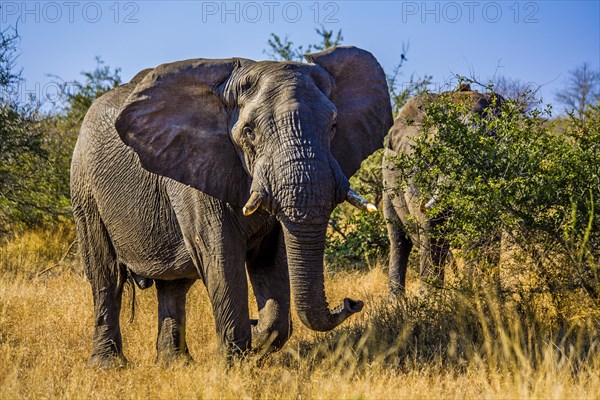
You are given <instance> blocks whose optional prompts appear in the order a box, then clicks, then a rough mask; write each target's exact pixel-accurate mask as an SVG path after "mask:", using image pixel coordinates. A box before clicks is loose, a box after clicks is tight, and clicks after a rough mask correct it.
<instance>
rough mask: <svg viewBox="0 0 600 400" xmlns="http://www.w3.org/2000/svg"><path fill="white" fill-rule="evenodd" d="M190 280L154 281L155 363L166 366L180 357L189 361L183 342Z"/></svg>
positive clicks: (185, 345) (191, 282) (191, 281)
mask: <svg viewBox="0 0 600 400" xmlns="http://www.w3.org/2000/svg"><path fill="white" fill-rule="evenodd" d="M193 283H194V281H193V280H191V279H178V280H174V281H163V280H156V293H157V296H158V338H157V340H156V352H157V361H158V362H160V363H165V364H168V363H170V362H171V361H173V360H175V359H177V358H178V357H180V356H183V357H185V358H187V359H188V360H191V357H190V355H189V351H188V348H187V344H186V341H185V299H186V295H187V292H188V290H189V289H190V287H191V286H192V284H193Z"/></svg>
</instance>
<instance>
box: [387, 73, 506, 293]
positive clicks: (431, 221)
mask: <svg viewBox="0 0 600 400" xmlns="http://www.w3.org/2000/svg"><path fill="white" fill-rule="evenodd" d="M444 95H449V97H450V98H451V100H452V101H455V102H459V101H460V102H462V101H466V103H467V105H468V106H470V112H471V113H473V114H474V113H477V114H479V115H481V114H482V113H483V112H484V111H485V110H488V109H490V108H494V107H493V106H496V105H497V104H499V103H498V101H499V100H501V99H500V98H498V100H494V96H497V95H495V94H491V93H486V94H482V93H478V92H476V91H472V90H471V88H470V85H460V86H459V87H458V89H457V90H456V91H454V92H446V93H444ZM439 96H440V95H437V94H422V95H418V96H415V97H412V98H411V99H409V100H408V102H407V103H406V104H405V105H404V106H403V107H402V109H401V110H400V112H399V113H398V115H397V117H396V119H395V121H394V126H392V128H391V129H390V131H389V133H388V136H387V137H386V146H385V150H384V157H383V162H382V169H383V187H384V190H383V214H384V216H385V219H386V225H387V231H388V236H389V239H390V258H389V291H390V294H391V295H393V296H396V295H400V296H402V295H404V291H405V283H406V269H407V265H408V258H409V255H410V251H411V250H412V247H413V245H417V246H418V247H419V249H420V260H419V264H420V276H421V279H423V280H427V281H429V282H432V283H438V284H440V283H442V282H443V280H444V264H445V262H446V261H447V259H448V256H449V251H450V246H449V243H448V240H447V239H446V238H445V237H444V236H443V235H442V236H441V237H440V235H431V232H432V230H433V228H435V227H436V226H438V227H439V226H440V225H439V224H443V223H444V221H445V218H447V216H448V215H449V214H448V211H446V212H443V213H441V214H439V215H431V213H430V212H428V210H429V209H431V208H432V207H433V205H434V204H435V201H436V199H435V197H433V198H423V196H422V195H421V194H420V193H419V190H418V189H417V188H416V187H415V185H414V184H412V183H410V182H409V184H408V186H407V187H405V188H404V189H402V190H400V191H398V190H397V188H398V181H399V172H398V171H397V169H396V168H395V166H394V158H396V157H397V156H398V154H412V153H413V148H412V145H413V143H414V139H415V138H417V137H418V136H420V135H421V130H422V122H423V119H424V117H425V112H426V104H427V103H428V102H431V101H435V100H436V99H439ZM430 134H435V133H434V132H430Z"/></svg>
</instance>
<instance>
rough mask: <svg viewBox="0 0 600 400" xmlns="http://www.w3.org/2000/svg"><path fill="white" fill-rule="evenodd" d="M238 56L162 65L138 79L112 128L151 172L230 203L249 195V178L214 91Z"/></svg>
mask: <svg viewBox="0 0 600 400" xmlns="http://www.w3.org/2000/svg"><path fill="white" fill-rule="evenodd" d="M249 62H252V61H250V60H242V59H226V60H206V59H194V60H186V61H179V62H175V63H170V64H164V65H161V66H159V67H157V68H155V69H153V70H152V71H150V72H149V73H148V74H146V76H145V77H144V78H143V79H142V80H141V81H139V83H138V84H137V86H136V87H135V89H134V91H133V92H132V93H131V95H130V96H129V97H128V98H127V100H126V101H125V105H124V107H123V108H122V110H121V112H120V114H119V116H118V117H117V119H116V122H115V127H116V129H117V131H118V133H119V136H120V137H121V139H122V140H123V142H125V144H127V145H128V146H130V147H131V148H133V150H134V151H135V152H136V153H137V155H138V156H139V159H140V161H141V164H142V166H143V167H144V168H145V169H146V170H148V171H150V172H153V173H156V174H159V175H163V176H166V177H169V178H172V179H174V180H176V181H179V182H181V183H184V184H186V185H189V186H192V187H194V188H196V189H198V190H200V191H202V192H204V193H206V194H208V195H210V196H213V197H215V198H217V199H219V200H222V201H225V202H227V203H230V204H233V205H240V206H241V205H243V204H244V203H245V200H246V199H247V197H248V193H249V188H250V177H249V176H248V174H247V173H246V172H245V170H244V168H243V166H242V163H241V161H240V159H239V157H238V155H237V153H236V150H235V148H234V146H233V143H232V142H231V139H230V137H229V131H228V120H227V113H226V109H225V105H224V104H223V102H222V101H221V97H220V96H219V95H218V94H217V93H216V89H217V87H218V86H219V85H220V84H222V83H223V82H225V81H226V80H227V79H228V78H229V77H230V75H231V73H232V72H233V70H234V69H235V68H237V67H238V66H240V65H242V64H245V63H249Z"/></svg>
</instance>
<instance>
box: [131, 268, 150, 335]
mask: <svg viewBox="0 0 600 400" xmlns="http://www.w3.org/2000/svg"><path fill="white" fill-rule="evenodd" d="M127 283H128V284H129V286H130V287H131V316H130V317H129V323H132V322H133V321H134V320H135V287H136V286H137V287H139V288H140V289H142V290H144V289H148V288H149V287H151V286H152V284H154V280H152V279H150V278H144V277H143V276H139V275H136V274H134V273H133V272H131V270H129V269H128V270H127Z"/></svg>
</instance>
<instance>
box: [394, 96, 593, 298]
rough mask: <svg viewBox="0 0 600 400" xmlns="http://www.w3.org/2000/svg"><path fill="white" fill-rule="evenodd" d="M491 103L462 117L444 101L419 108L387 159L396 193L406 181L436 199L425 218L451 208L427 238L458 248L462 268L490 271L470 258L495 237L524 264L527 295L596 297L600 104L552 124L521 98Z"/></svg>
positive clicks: (461, 110) (463, 110) (463, 111)
mask: <svg viewBox="0 0 600 400" xmlns="http://www.w3.org/2000/svg"><path fill="white" fill-rule="evenodd" d="M495 106H497V109H496V110H495V112H491V110H490V112H488V113H484V115H482V116H478V115H473V116H469V115H468V105H467V104H460V103H456V102H452V101H451V99H450V97H449V96H442V97H441V98H440V99H439V100H438V101H435V102H430V103H428V104H426V107H425V108H426V118H425V121H424V123H423V133H422V135H421V136H420V137H419V138H418V139H417V140H416V141H415V144H414V150H415V151H414V153H413V154H411V155H406V154H401V155H399V156H398V157H397V159H396V160H395V163H396V167H397V168H398V169H399V171H400V172H401V176H402V178H401V180H400V182H398V187H399V188H402V187H405V186H406V185H407V184H408V182H409V180H410V181H412V182H413V184H415V185H416V187H417V188H418V190H419V191H420V193H421V194H422V195H423V196H424V197H427V198H429V197H430V196H432V195H433V194H434V193H435V196H436V198H437V202H436V203H435V206H434V207H433V209H431V210H430V211H429V212H431V213H432V215H435V214H438V213H442V212H446V211H448V210H452V213H451V218H448V219H447V220H446V222H445V223H444V224H443V225H440V226H439V230H438V231H437V232H436V233H435V234H440V235H441V234H444V235H446V237H447V238H449V239H450V240H451V243H452V245H453V246H454V247H458V248H461V249H463V251H462V253H463V255H464V256H465V257H464V259H465V260H466V262H467V264H468V265H467V267H468V268H472V269H475V268H489V265H487V266H486V265H483V264H481V263H477V262H469V260H481V259H482V257H485V254H481V253H482V252H486V251H489V249H487V248H486V246H482V238H493V237H496V236H497V235H498V234H500V233H501V234H502V235H503V237H504V238H506V241H507V242H509V243H511V245H512V246H513V247H514V248H516V249H518V254H520V255H522V256H523V257H524V258H523V261H525V260H527V262H526V263H524V264H526V265H527V269H528V272H529V273H532V274H533V276H534V277H535V282H534V283H532V282H531V281H529V282H528V285H529V287H530V288H533V289H534V290H537V291H545V292H547V293H549V294H550V295H551V296H552V298H553V300H554V302H555V304H557V305H559V304H560V303H561V302H562V300H564V298H565V297H566V296H569V294H572V293H574V292H577V291H581V292H583V293H584V294H586V295H588V296H589V297H590V298H592V299H594V301H598V300H600V299H599V298H598V294H599V290H600V276H599V271H598V255H599V254H598V253H599V250H600V229H599V228H600V222H599V220H598V218H597V217H596V215H595V209H597V207H598V204H599V197H600V105H598V104H597V105H596V106H594V107H591V108H589V110H588V111H587V113H586V118H585V119H579V118H576V117H574V116H573V115H570V116H568V117H567V118H566V119H555V120H551V119H550V118H551V113H550V111H551V110H550V109H549V108H545V109H541V110H540V108H539V107H538V108H532V109H526V108H524V107H523V103H522V102H520V101H511V100H507V101H504V102H502V104H495ZM434 128H435V130H436V132H437V134H436V135H430V134H428V133H427V132H430V131H431V130H432V129H434ZM484 272H485V271H484ZM488 272H489V271H488ZM512 272H513V273H516V272H515V271H512Z"/></svg>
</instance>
